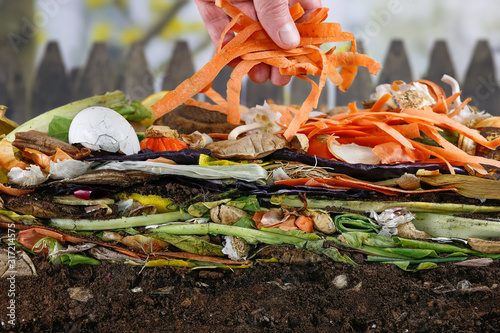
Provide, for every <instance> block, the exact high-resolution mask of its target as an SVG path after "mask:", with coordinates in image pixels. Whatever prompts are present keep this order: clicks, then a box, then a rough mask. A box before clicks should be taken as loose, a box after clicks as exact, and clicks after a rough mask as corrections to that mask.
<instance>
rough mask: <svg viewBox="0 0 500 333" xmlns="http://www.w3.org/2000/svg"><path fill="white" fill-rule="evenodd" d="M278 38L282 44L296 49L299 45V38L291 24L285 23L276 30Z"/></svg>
mask: <svg viewBox="0 0 500 333" xmlns="http://www.w3.org/2000/svg"><path fill="white" fill-rule="evenodd" d="M278 36H279V37H280V40H281V42H282V43H283V44H285V45H286V46H289V47H296V46H297V45H298V44H299V43H300V36H299V34H298V32H297V29H296V28H295V25H294V24H292V23H287V24H285V25H284V26H282V27H281V28H280V30H278Z"/></svg>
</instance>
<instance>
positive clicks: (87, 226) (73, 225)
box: [50, 212, 194, 231]
mask: <svg viewBox="0 0 500 333" xmlns="http://www.w3.org/2000/svg"><path fill="white" fill-rule="evenodd" d="M193 217H194V216H192V215H190V214H187V213H182V212H170V213H163V214H153V215H141V216H133V217H123V218H116V219H109V220H86V219H80V220H73V219H51V220H50V222H51V225H52V226H54V227H56V228H60V229H63V230H93V231H97V230H114V229H126V228H134V227H145V226H149V225H155V224H162V223H168V222H176V221H186V220H189V219H192V218H193Z"/></svg>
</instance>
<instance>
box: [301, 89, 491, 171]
mask: <svg viewBox="0 0 500 333" xmlns="http://www.w3.org/2000/svg"><path fill="white" fill-rule="evenodd" d="M419 82H420V83H423V84H425V85H428V87H429V88H430V92H431V95H433V97H434V99H435V100H436V101H437V102H436V104H435V105H433V106H428V105H425V106H423V107H422V108H419V109H417V108H407V109H401V108H395V109H389V107H388V105H387V104H386V103H387V102H388V100H389V99H390V98H391V95H390V94H385V95H383V96H382V97H380V99H379V100H377V101H376V102H375V103H374V104H373V106H372V107H371V108H370V109H358V108H357V107H356V104H355V103H351V104H349V112H346V113H341V114H337V115H333V116H330V117H325V118H310V119H309V121H308V122H307V123H305V124H303V125H302V126H300V128H299V129H298V132H299V133H303V134H306V135H307V136H308V138H309V139H310V140H312V141H314V139H315V138H317V137H318V136H320V135H323V136H325V135H326V136H328V141H327V142H324V145H326V146H327V147H331V144H332V141H336V142H335V144H336V145H348V144H351V145H353V146H352V147H357V146H362V147H369V148H371V150H372V151H373V153H374V154H375V155H377V156H378V157H379V159H380V164H397V163H428V162H433V163H436V162H441V163H445V164H446V165H447V166H448V168H449V170H450V173H452V174H454V170H453V167H452V166H468V167H469V168H470V169H471V170H473V171H474V172H476V173H477V174H480V175H485V174H486V173H487V171H486V169H485V168H484V165H488V166H492V167H497V168H500V161H497V160H493V159H489V158H485V157H481V156H474V155H470V154H468V153H466V152H465V151H463V150H462V149H460V148H459V147H457V146H456V145H454V144H453V143H451V142H450V141H448V140H446V138H445V137H443V135H442V134H441V132H442V131H443V130H450V131H454V132H456V133H459V134H460V135H463V136H464V137H467V138H469V139H471V140H473V141H474V142H476V143H477V144H478V145H482V146H484V147H486V148H488V149H495V148H497V147H498V146H499V145H500V138H497V139H495V140H491V141H488V140H487V139H486V138H485V137H483V136H482V135H481V134H479V132H478V131H477V130H475V129H472V128H469V127H467V126H465V125H463V124H461V123H460V122H458V121H456V120H455V119H453V117H454V116H455V115H457V114H458V113H459V112H460V110H461V109H462V108H463V107H464V106H465V105H466V104H467V103H468V102H469V101H470V99H467V100H466V101H464V102H463V103H462V104H461V105H460V106H459V107H457V108H456V109H455V110H452V111H450V104H451V103H453V101H454V100H455V99H456V98H457V97H458V96H459V94H453V95H452V96H450V97H448V98H446V96H445V93H444V92H443V90H442V89H441V88H439V87H438V86H437V85H435V84H433V83H431V82H429V81H426V80H420V81H419ZM397 84H398V82H395V83H394V84H393V86H394V85H397ZM424 134H425V135H426V136H427V137H428V138H430V139H432V140H433V141H434V143H435V145H430V144H427V143H423V142H422V141H421V140H418V139H421V138H422V135H424Z"/></svg>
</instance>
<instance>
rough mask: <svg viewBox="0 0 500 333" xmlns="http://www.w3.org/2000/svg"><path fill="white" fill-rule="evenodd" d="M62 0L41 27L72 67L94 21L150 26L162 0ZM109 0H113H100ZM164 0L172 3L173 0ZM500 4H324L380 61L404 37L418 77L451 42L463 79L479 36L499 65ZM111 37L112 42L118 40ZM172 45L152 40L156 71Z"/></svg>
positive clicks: (187, 14) (187, 13)
mask: <svg viewBox="0 0 500 333" xmlns="http://www.w3.org/2000/svg"><path fill="white" fill-rule="evenodd" d="M46 1H58V0H38V10H42V11H43V10H44V9H43V3H44V2H46ZM59 1H60V3H61V4H60V6H59V9H58V11H57V12H55V14H54V15H50V20H48V21H47V24H45V25H44V26H43V27H42V28H43V30H44V34H45V35H44V40H45V41H47V40H57V41H59V42H60V46H61V51H62V53H63V57H64V61H65V63H66V66H67V68H72V67H75V66H83V65H84V64H85V60H86V56H87V54H88V52H89V48H90V45H91V42H92V37H91V31H92V27H93V25H95V24H96V23H99V22H103V21H104V22H108V23H109V24H110V25H111V26H112V29H113V32H115V33H116V32H119V31H121V30H122V29H126V28H127V27H130V26H139V27H143V28H144V29H146V28H147V26H150V25H151V24H152V22H154V20H155V17H156V16H157V15H156V14H155V12H154V8H153V9H152V5H151V4H152V3H153V2H155V3H156V4H158V2H161V1H162V0H156V1H155V0H128V5H127V6H128V7H127V9H126V10H122V11H120V10H116V8H115V9H113V8H111V9H110V8H107V9H106V8H101V9H99V10H95V9H94V10H89V9H88V6H87V5H88V1H85V0H76V1H75V0H73V1H68V0H64V1H63V0H59ZM106 1H112V0H101V2H106ZM98 2H99V1H98ZM163 2H165V3H167V4H168V3H169V2H170V3H172V1H169V0H164V1H163ZM498 4H499V2H498V0H476V1H470V0H438V1H436V0H420V1H416V0H369V1H368V0H350V1H347V0H323V5H324V6H326V7H329V8H330V16H329V18H328V21H331V22H339V23H341V24H342V26H343V29H344V30H345V31H350V32H353V33H354V34H355V36H356V37H357V38H360V39H362V40H363V41H364V42H365V52H366V53H367V54H369V55H370V56H371V57H373V58H375V59H376V60H377V61H379V62H381V63H383V62H384V59H385V55H386V53H387V50H388V47H389V44H390V42H391V40H393V39H402V40H404V41H405V46H406V50H407V52H408V54H409V58H410V63H411V65H412V69H413V75H414V77H415V79H417V78H420V77H421V76H423V75H424V74H425V71H426V70H427V66H428V61H427V59H428V57H429V55H430V52H431V49H432V46H433V44H434V42H435V41H436V40H440V39H442V40H446V41H447V42H448V46H449V49H450V53H451V57H452V60H453V62H454V65H455V70H456V73H457V76H458V78H459V79H461V78H463V76H464V75H465V72H466V70H467V67H468V65H469V61H470V58H471V56H472V53H473V50H474V47H475V45H476V43H477V41H478V40H481V39H486V40H488V41H489V42H490V44H491V46H492V49H493V51H494V52H495V61H496V64H497V66H498V64H500V20H499V18H498ZM155 15H156V16H155ZM179 19H180V20H181V21H184V22H201V18H200V16H199V13H198V11H197V8H196V6H195V4H194V1H190V3H189V5H187V6H186V7H184V9H183V10H182V11H181V12H180V14H179ZM178 38H180V39H188V40H189V43H190V45H191V47H192V48H196V47H197V46H198V45H199V44H200V43H201V42H202V41H203V40H205V38H206V31H205V30H203V29H201V30H198V31H195V32H191V33H187V34H183V33H182V31H179V33H178ZM117 39H118V37H116V34H115V40H117ZM110 42H111V43H113V40H111V41H110ZM172 45H173V44H172V40H165V39H161V38H156V39H154V40H152V41H151V42H150V43H149V44H148V45H147V58H148V60H149V62H150V65H151V68H152V70H153V71H155V69H156V68H159V66H160V64H161V63H163V62H165V61H167V60H168V57H169V56H170V54H171V46H172ZM40 49H41V50H42V49H43V48H40ZM212 52H213V48H211V47H210V48H209V49H206V50H205V51H204V52H202V53H200V54H199V56H198V57H197V58H196V59H195V67H196V69H199V68H200V67H201V66H202V65H203V64H204V63H205V62H206V61H207V60H208V59H209V57H210V56H211V54H212ZM496 74H497V77H498V73H496Z"/></svg>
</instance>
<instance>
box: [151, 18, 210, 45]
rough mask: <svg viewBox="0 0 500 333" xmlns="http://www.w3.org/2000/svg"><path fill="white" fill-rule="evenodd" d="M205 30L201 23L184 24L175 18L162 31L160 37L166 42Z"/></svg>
mask: <svg viewBox="0 0 500 333" xmlns="http://www.w3.org/2000/svg"><path fill="white" fill-rule="evenodd" d="M204 28H205V26H204V25H203V23H201V22H192V23H184V22H182V21H181V20H179V19H178V18H174V19H173V20H172V22H170V24H169V25H167V26H165V27H164V28H163V29H162V30H161V32H160V37H161V38H163V39H166V40H171V39H177V38H179V36H180V35H182V34H186V33H190V32H197V31H201V30H203V29H204Z"/></svg>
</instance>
